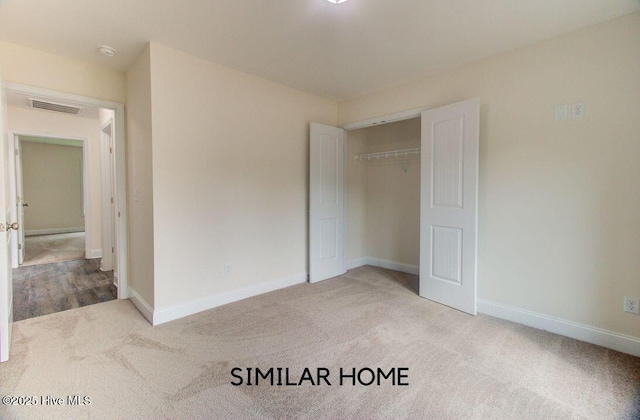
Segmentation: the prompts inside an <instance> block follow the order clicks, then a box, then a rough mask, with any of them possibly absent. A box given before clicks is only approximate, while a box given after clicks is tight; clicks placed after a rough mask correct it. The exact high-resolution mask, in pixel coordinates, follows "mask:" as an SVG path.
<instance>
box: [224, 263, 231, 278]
mask: <svg viewBox="0 0 640 420" xmlns="http://www.w3.org/2000/svg"><path fill="white" fill-rule="evenodd" d="M230 275H231V263H225V264H224V276H225V277H229V276H230Z"/></svg>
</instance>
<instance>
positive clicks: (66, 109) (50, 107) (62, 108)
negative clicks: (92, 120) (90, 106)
mask: <svg viewBox="0 0 640 420" xmlns="http://www.w3.org/2000/svg"><path fill="white" fill-rule="evenodd" d="M29 104H30V105H31V108H36V109H44V110H46V111H53V112H62V113H63V114H72V115H78V114H80V112H82V108H78V107H77V106H70V105H64V104H57V103H55V102H47V101H41V100H39V99H31V98H29Z"/></svg>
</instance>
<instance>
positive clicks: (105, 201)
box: [100, 118, 118, 285]
mask: <svg viewBox="0 0 640 420" xmlns="http://www.w3.org/2000/svg"><path fill="white" fill-rule="evenodd" d="M113 127H114V123H113V118H109V119H107V121H106V122H105V123H104V124H102V125H101V126H100V166H101V167H100V188H101V194H100V203H101V210H102V211H101V214H102V220H101V227H102V261H101V263H100V269H101V270H102V271H113V276H114V279H113V280H114V283H115V284H116V285H117V283H118V281H117V280H118V273H117V272H116V270H115V269H114V268H115V267H117V265H116V262H115V261H114V260H115V259H116V258H115V257H116V255H115V253H114V254H113V255H112V253H111V251H110V249H111V248H112V247H114V237H113V236H114V226H113V225H114V223H113V222H114V219H115V217H113V216H114V214H113V211H112V210H113V205H112V203H111V198H112V197H113V195H112V194H114V191H113V189H114V188H113V172H114V170H113V158H112V154H111V151H110V149H111V147H112V142H113V137H114V136H113ZM104 136H109V144H105V137H104ZM114 201H115V199H114ZM107 215H109V217H107ZM107 232H108V233H107ZM114 248H115V247H114Z"/></svg>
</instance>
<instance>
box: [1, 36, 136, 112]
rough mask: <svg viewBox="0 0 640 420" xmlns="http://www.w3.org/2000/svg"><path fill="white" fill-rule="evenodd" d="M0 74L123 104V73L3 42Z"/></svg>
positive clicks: (15, 79)
mask: <svg viewBox="0 0 640 420" xmlns="http://www.w3.org/2000/svg"><path fill="white" fill-rule="evenodd" d="M0 74H1V75H2V79H3V80H5V81H9V82H15V83H21V84H24V85H29V86H37V87H42V88H47V89H53V90H58V91H61V92H68V93H74V94H77V95H84V96H91V97H94V98H100V99H107V100H110V101H115V102H124V101H125V83H124V73H122V72H120V71H117V70H112V69H108V68H104V67H98V66H94V65H91V64H87V63H83V62H81V61H77V60H72V59H69V58H65V57H61V56H59V55H55V54H50V53H47V52H42V51H38V50H34V49H31V48H27V47H23V46H20V45H16V44H11V43H8V42H2V41H0Z"/></svg>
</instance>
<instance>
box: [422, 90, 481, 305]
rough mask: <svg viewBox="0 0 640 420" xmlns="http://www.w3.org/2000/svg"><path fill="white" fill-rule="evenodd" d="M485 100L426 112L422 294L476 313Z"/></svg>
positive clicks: (459, 103)
mask: <svg viewBox="0 0 640 420" xmlns="http://www.w3.org/2000/svg"><path fill="white" fill-rule="evenodd" d="M479 118H480V102H479V100H478V99H477V98H476V99H471V100H468V101H463V102H458V103H455V104H452V105H448V106H445V107H442V108H437V109H433V110H429V111H425V112H423V113H422V157H421V159H422V161H421V171H422V174H421V176H422V178H421V180H422V184H421V210H420V296H423V297H426V298H428V299H431V300H434V301H436V302H439V303H442V304H445V305H447V306H451V307H452V308H455V309H459V310H461V311H464V312H467V313H470V314H473V315H475V314H476V271H477V270H476V265H477V264H476V260H477V212H478V206H477V202H478V145H479Z"/></svg>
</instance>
